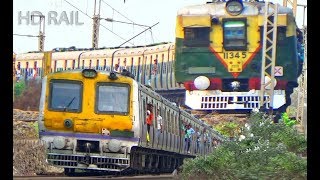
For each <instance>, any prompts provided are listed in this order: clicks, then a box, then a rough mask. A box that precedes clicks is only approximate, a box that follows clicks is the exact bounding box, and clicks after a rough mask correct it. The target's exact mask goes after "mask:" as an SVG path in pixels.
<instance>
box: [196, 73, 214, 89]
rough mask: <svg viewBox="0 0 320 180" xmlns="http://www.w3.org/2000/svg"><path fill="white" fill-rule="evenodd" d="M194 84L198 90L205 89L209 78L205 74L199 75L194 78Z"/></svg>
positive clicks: (208, 83)
mask: <svg viewBox="0 0 320 180" xmlns="http://www.w3.org/2000/svg"><path fill="white" fill-rule="evenodd" d="M193 83H194V86H195V87H196V88H197V89H199V90H205V89H207V88H208V87H209V86H210V80H209V79H208V78H207V77H205V76H199V77H197V78H196V79H195V80H194V82H193Z"/></svg>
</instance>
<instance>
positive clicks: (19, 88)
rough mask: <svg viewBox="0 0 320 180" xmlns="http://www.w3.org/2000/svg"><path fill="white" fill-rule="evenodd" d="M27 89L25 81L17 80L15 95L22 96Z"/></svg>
mask: <svg viewBox="0 0 320 180" xmlns="http://www.w3.org/2000/svg"><path fill="white" fill-rule="evenodd" d="M25 89H26V84H25V83H24V81H20V82H17V83H16V84H15V86H14V97H15V98H17V97H19V96H21V94H22V92H23V91H24V90H25Z"/></svg>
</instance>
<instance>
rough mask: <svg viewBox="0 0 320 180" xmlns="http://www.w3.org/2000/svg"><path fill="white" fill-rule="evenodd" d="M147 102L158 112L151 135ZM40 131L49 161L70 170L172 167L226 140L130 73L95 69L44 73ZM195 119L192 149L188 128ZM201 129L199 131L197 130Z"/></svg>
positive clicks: (156, 169)
mask: <svg viewBox="0 0 320 180" xmlns="http://www.w3.org/2000/svg"><path fill="white" fill-rule="evenodd" d="M147 107H151V109H150V108H149V109H148V110H151V112H153V113H154V114H155V115H156V114H160V115H161V116H162V118H163V129H162V132H161V133H159V134H157V133H156V131H157V122H156V119H155V117H153V119H152V125H151V127H150V131H149V133H148V134H149V137H150V139H147V125H146V124H145V119H146V114H147V113H146V112H147ZM39 110H40V113H39V137H40V139H41V140H42V141H44V142H45V144H46V147H47V159H48V162H49V163H51V164H53V165H55V166H60V167H63V168H65V172H66V173H73V172H75V170H77V171H78V170H82V171H105V172H107V171H112V172H124V171H126V170H135V171H138V172H151V171H152V172H154V171H157V172H172V171H173V170H174V169H175V168H177V167H178V166H180V165H181V164H182V162H183V159H184V158H188V157H194V156H195V155H205V154H208V153H210V152H212V151H213V149H214V145H215V144H216V143H214V142H217V141H218V142H222V141H224V137H223V136H221V135H220V134H219V133H218V132H216V131H215V130H214V129H212V128H211V127H209V126H208V125H206V124H205V123H204V122H203V121H201V120H199V119H197V118H195V117H194V116H192V115H191V114H189V113H187V112H186V111H184V110H182V109H180V108H179V107H178V106H176V105H174V104H172V103H171V102H169V101H168V100H167V99H165V98H163V97H162V96H160V95H159V94H157V93H156V92H154V91H153V90H151V89H150V88H148V87H146V86H144V85H142V84H141V83H138V82H137V81H135V80H134V79H132V78H131V77H129V76H128V75H125V74H124V73H121V74H120V73H117V72H106V71H100V70H94V69H84V70H80V69H78V70H67V71H60V72H55V73H49V74H48V75H47V76H45V77H44V78H43V79H42V92H41V100H40V108H39ZM185 124H190V125H191V126H192V128H193V129H194V130H196V132H199V134H201V135H200V136H199V137H198V141H197V137H196V136H192V138H191V143H190V151H191V152H190V153H189V152H187V150H186V149H185V146H186V145H185V144H186V142H185V139H184V132H185V131H184V129H183V126H184V125H185ZM197 134H198V133H197Z"/></svg>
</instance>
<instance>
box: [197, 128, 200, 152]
mask: <svg viewBox="0 0 320 180" xmlns="http://www.w3.org/2000/svg"><path fill="white" fill-rule="evenodd" d="M196 132H197V133H196V135H197V147H196V153H200V143H201V142H200V141H201V132H200V130H199V129H198V128H196Z"/></svg>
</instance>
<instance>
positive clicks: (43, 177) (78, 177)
mask: <svg viewBox="0 0 320 180" xmlns="http://www.w3.org/2000/svg"><path fill="white" fill-rule="evenodd" d="M174 178H175V176H174V175H173V174H160V175H138V176H114V175H107V176H105V175H104V176H65V175H38V176H13V179H24V180H26V179H30V180H31V179H32V180H33V179H89V180H90V179H154V180H158V179H174Z"/></svg>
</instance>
